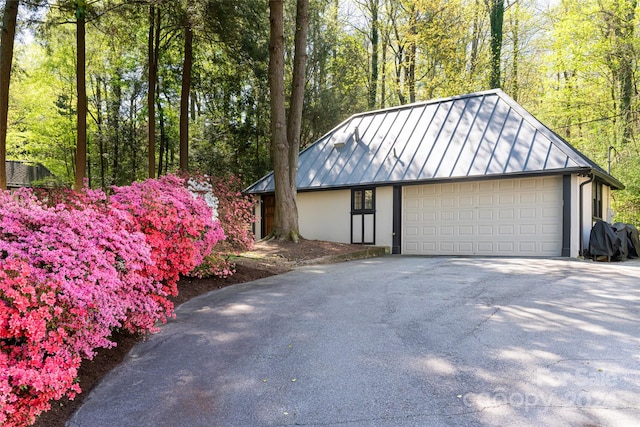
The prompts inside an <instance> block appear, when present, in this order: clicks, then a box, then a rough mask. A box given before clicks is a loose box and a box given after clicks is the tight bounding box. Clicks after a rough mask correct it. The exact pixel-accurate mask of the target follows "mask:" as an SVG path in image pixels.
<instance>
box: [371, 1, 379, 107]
mask: <svg viewBox="0 0 640 427" xmlns="http://www.w3.org/2000/svg"><path fill="white" fill-rule="evenodd" d="M378 10H379V4H378V0H371V1H370V2H369V11H370V12H371V82H370V84H369V109H370V110H373V109H374V108H375V106H376V95H377V92H378V44H379V43H378V32H379V26H380V22H379V19H378Z"/></svg>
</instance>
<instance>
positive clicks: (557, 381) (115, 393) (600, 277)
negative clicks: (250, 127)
mask: <svg viewBox="0 0 640 427" xmlns="http://www.w3.org/2000/svg"><path fill="white" fill-rule="evenodd" d="M68 425H69V426H73V427H77V426H82V427H102V426H104V427H113V426H135V427H143V426H154V427H156V426H171V427H176V426H188V427H195V426H203V427H204V426H207V427H209V426H280V425H308V426H333V425H339V426H505V425H521V426H550V425H554V426H562V425H565V426H581V427H587V426H588V427H593V426H638V425H640V264H638V263H622V264H603V263H598V264H595V263H591V262H580V261H568V260H536V259H534V260H532V259H465V258H419V257H415V258H413V257H391V256H390V257H383V258H375V259H369V260H362V261H354V262H348V263H343V264H335V265H324V266H308V267H304V268H302V269H300V270H296V271H293V272H291V273H287V274H285V275H281V276H276V277H270V278H266V279H262V280H259V281H256V282H252V283H248V284H243V285H237V286H233V287H230V288H225V289H222V290H219V291H214V292H212V293H210V294H208V295H205V296H201V297H199V298H196V299H194V300H191V301H189V302H188V303H186V304H184V305H182V306H181V307H180V308H179V309H178V317H177V319H176V320H174V321H171V322H170V323H168V324H167V325H165V326H164V327H163V328H162V330H161V332H159V333H158V334H156V335H154V336H153V337H151V338H150V339H149V340H148V341H147V342H145V343H142V344H139V345H137V346H136V347H135V348H134V349H133V350H132V352H131V354H130V357H129V358H128V360H127V361H126V363H124V364H123V365H121V367H120V368H118V369H116V370H115V371H113V372H112V373H111V374H110V375H108V376H107V377H106V378H105V380H104V381H103V383H101V384H100V385H99V386H98V387H97V388H96V389H95V390H94V391H93V392H92V393H91V394H90V395H89V398H88V400H87V401H86V402H85V404H84V405H83V406H82V407H81V409H79V411H78V412H77V413H76V414H75V416H74V418H73V419H72V420H71V421H70V423H69V424H68Z"/></svg>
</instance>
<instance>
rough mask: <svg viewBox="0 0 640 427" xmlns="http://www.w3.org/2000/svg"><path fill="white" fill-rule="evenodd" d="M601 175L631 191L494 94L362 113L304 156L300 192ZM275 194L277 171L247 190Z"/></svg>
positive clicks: (504, 97) (509, 101) (300, 165)
mask: <svg viewBox="0 0 640 427" xmlns="http://www.w3.org/2000/svg"><path fill="white" fill-rule="evenodd" d="M567 171H574V172H577V171H583V172H584V173H589V172H595V173H596V174H597V175H598V176H600V177H601V178H602V179H603V180H605V182H607V183H608V184H610V185H611V186H612V187H614V188H623V187H624V186H623V185H622V184H621V183H620V182H619V181H617V180H616V179H615V178H613V177H612V176H610V175H609V174H608V173H606V172H605V171H604V170H603V169H602V168H600V167H599V166H598V165H597V164H595V163H594V162H593V161H591V160H590V159H588V158H587V157H586V156H585V155H583V154H582V153H580V152H579V151H578V150H576V149H575V148H573V147H572V146H571V145H570V144H569V143H567V142H566V141H565V140H564V139H562V138H561V137H560V136H559V135H557V134H556V133H554V132H553V131H551V130H550V129H549V128H547V127H546V126H545V125H543V124H542V123H541V122H540V121H539V120H537V119H536V118H535V117H534V116H533V115H531V114H530V113H529V112H527V111H526V110H525V109H524V108H522V107H521V106H520V105H519V104H518V103H517V102H515V101H514V100H513V99H511V98H510V97H509V96H507V95H506V94H505V93H504V92H503V91H502V90H500V89H494V90H490V91H485V92H478V93H473V94H468V95H462V96H457V97H452V98H443V99H437V100H432V101H427V102H420V103H415V104H410V105H404V106H400V107H394V108H388V109H384V110H377V111H371V112H366V113H361V114H356V115H354V116H352V117H350V118H349V119H347V120H345V121H344V122H343V123H341V124H340V125H338V126H337V127H336V128H334V129H333V130H332V131H330V132H329V133H327V134H326V135H324V136H323V137H322V138H320V139H319V140H318V141H316V142H315V143H313V144H312V145H310V146H309V147H307V148H306V149H305V150H303V151H302V152H301V153H300V157H299V161H298V178H297V184H298V190H313V189H326V188H336V187H353V186H359V185H380V184H389V183H415V182H422V183H424V182H429V181H431V180H438V181H440V180H452V179H473V178H474V177H477V178H485V177H489V178H490V177H501V176H508V175H523V174H559V173H563V172H567ZM245 191H246V192H248V193H270V192H273V191H274V182H273V173H270V174H268V175H266V176H265V177H263V178H262V179H260V180H259V181H257V182H256V183H254V184H253V185H251V186H250V187H249V188H247V189H246V190H245Z"/></svg>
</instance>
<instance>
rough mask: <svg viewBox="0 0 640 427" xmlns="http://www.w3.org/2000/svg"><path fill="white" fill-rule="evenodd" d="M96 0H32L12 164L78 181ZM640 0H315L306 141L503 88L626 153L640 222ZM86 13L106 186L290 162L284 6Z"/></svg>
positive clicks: (99, 162)
mask: <svg viewBox="0 0 640 427" xmlns="http://www.w3.org/2000/svg"><path fill="white" fill-rule="evenodd" d="M10 3H12V2H10V1H6V2H4V4H5V5H9V4H10ZM16 3H17V2H16ZM80 3H83V2H77V1H68V0H66V1H64V0H58V1H49V2H45V1H41V2H24V5H25V7H21V8H20V10H19V13H18V20H17V34H18V35H17V36H16V43H15V53H14V59H13V68H12V69H11V71H10V73H11V74H10V75H11V90H10V92H9V104H8V105H9V108H8V124H7V137H6V155H7V158H8V159H19V160H27V161H37V162H40V163H42V164H44V165H45V166H47V167H48V168H49V169H50V170H52V171H53V173H54V174H55V175H56V176H57V177H58V178H59V179H60V180H61V181H62V182H63V183H65V184H71V183H73V182H74V177H75V175H76V167H77V160H78V158H77V156H78V152H77V151H76V148H77V144H78V133H77V116H78V108H79V107H78V106H79V105H80V109H83V107H82V106H81V104H79V103H78V96H77V94H78V84H77V81H76V78H77V74H78V73H77V71H76V66H77V65H78V62H77V53H78V51H77V49H76V24H77V18H78V15H77V13H75V12H74V10H76V11H77V8H78V5H79V4H80ZM637 8H638V5H637V1H636V0H563V1H557V2H545V1H541V0H504V1H502V0H500V1H496V0H309V10H308V35H307V47H306V54H307V66H306V75H305V81H304V82H305V83H304V93H305V96H304V100H303V110H302V111H303V112H302V117H301V124H300V134H301V136H300V146H301V148H304V147H305V146H306V145H308V144H310V143H311V142H313V141H314V140H315V139H317V138H318V137H320V136H321V135H323V134H324V133H326V132H327V131H329V130H330V129H332V128H333V127H334V126H336V125H337V124H338V123H339V122H340V121H341V120H344V119H345V118H347V117H348V116H349V115H351V114H354V113H357V112H361V111H364V110H367V109H377V108H385V107H389V106H394V105H400V104H404V103H409V102H413V101H420V100H426V99H431V98H435V97H444V96H452V95H458V94H462V93H469V92H475V91H479V90H485V89H489V88H490V87H496V86H499V87H502V88H503V89H504V90H505V91H506V92H507V93H508V94H509V95H511V96H512V97H513V98H515V99H516V100H517V101H518V102H520V103H521V104H522V105H523V106H524V107H525V108H527V109H528V110H529V111H530V112H531V113H533V114H534V115H536V116H537V117H539V118H540V119H541V120H542V121H543V122H544V123H545V124H547V125H548V126H549V127H550V128H551V129H553V130H554V131H555V132H557V133H558V134H559V135H561V136H562V137H564V138H566V139H567V140H568V141H569V142H570V143H572V144H573V145H575V146H576V147H577V148H578V149H580V150H581V151H583V152H584V153H585V154H587V155H588V156H590V157H591V158H593V159H594V160H595V161H597V162H599V163H600V165H601V166H602V167H603V168H604V169H607V168H608V167H609V158H608V154H611V161H610V166H611V171H612V173H613V174H614V175H615V176H616V177H618V178H619V179H620V180H622V182H624V183H625V185H626V186H627V189H626V190H624V191H620V192H617V193H616V194H615V195H614V197H615V208H616V210H617V211H618V212H619V217H616V219H621V220H624V221H633V222H636V223H637V222H640V212H639V208H638V206H639V200H640V172H639V171H640V167H639V166H640V147H639V145H638V132H639V130H640V129H639V122H638V115H637V110H638V89H637V88H638V80H639V76H640V73H638V71H639V70H638V60H637V54H636V53H637V51H638V48H639V47H640V35H639V34H638V26H639V21H638V11H637ZM283 14H284V16H283V19H284V46H283V49H284V61H285V62H284V70H285V72H284V83H285V90H286V91H287V95H289V94H290V91H291V87H292V83H293V80H292V79H293V77H292V74H293V73H292V71H293V68H294V57H295V55H294V50H295V45H294V36H295V30H296V25H295V20H296V2H293V1H285V2H284V9H283ZM84 18H85V21H86V23H85V43H86V45H85V46H86V65H85V67H83V68H84V71H85V78H84V81H85V83H86V101H87V107H86V112H87V121H86V161H85V162H83V164H84V166H85V167H86V172H85V174H86V178H87V180H88V183H89V184H90V185H91V186H92V187H102V188H107V187H108V186H110V185H114V184H116V185H126V184H129V183H131V182H132V181H135V180H140V179H142V178H146V177H148V176H149V172H150V168H151V166H153V171H151V172H152V174H153V175H156V176H157V175H163V174H166V173H168V172H172V171H176V170H178V169H185V168H187V167H188V168H189V169H192V170H199V171H202V172H204V173H208V174H214V175H221V174H224V173H226V172H234V173H238V174H241V175H242V177H243V180H244V181H245V183H249V182H251V181H253V180H255V179H257V178H259V177H260V176H262V175H263V174H264V173H265V172H267V171H268V170H270V169H272V168H273V165H272V162H271V156H270V147H271V133H270V122H271V110H270V93H269V85H268V64H269V34H270V24H269V1H267V0H244V1H240V2H230V1H226V0H194V1H190V2H187V1H184V0H181V1H168V0H140V1H135V2H130V1H124V0H94V1H88V2H86V10H85V16H84ZM3 40H4V39H3ZM3 43H5V42H4V41H3ZM187 77H188V78H187ZM1 95H2V92H1V91H0V98H1ZM0 101H1V100H0ZM289 108H290V105H289V103H288V101H287V104H286V109H287V112H288V111H289V110H288V109H289ZM0 118H1V115H0ZM181 136H182V140H181ZM181 141H182V143H181ZM0 145H3V144H1V141H0ZM610 147H612V148H610ZM1 148H3V147H0V149H1ZM181 153H182V154H181ZM185 153H188V154H185ZM0 154H2V150H0ZM181 155H182V157H183V158H182V163H181V161H180V157H181ZM187 160H188V163H187Z"/></svg>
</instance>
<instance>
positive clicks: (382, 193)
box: [376, 187, 393, 248]
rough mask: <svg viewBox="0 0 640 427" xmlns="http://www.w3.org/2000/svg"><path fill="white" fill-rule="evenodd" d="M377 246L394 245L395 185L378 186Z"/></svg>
mask: <svg viewBox="0 0 640 427" xmlns="http://www.w3.org/2000/svg"><path fill="white" fill-rule="evenodd" d="M376 246H386V247H389V248H391V247H392V246H393V187H378V188H376Z"/></svg>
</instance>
